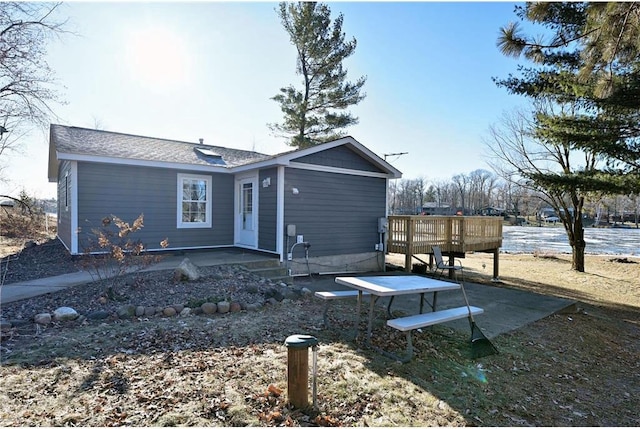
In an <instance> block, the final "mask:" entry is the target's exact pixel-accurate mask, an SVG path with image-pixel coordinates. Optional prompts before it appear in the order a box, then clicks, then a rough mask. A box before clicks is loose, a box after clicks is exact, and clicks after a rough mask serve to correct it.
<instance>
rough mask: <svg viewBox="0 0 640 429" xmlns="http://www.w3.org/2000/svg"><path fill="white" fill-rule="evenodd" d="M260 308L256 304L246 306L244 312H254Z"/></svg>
mask: <svg viewBox="0 0 640 429" xmlns="http://www.w3.org/2000/svg"><path fill="white" fill-rule="evenodd" d="M260 307H261V305H260V304H258V303H252V304H247V305H246V308H245V310H247V311H256V310H258V309H259V308H260Z"/></svg>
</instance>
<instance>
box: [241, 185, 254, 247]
mask: <svg viewBox="0 0 640 429" xmlns="http://www.w3.org/2000/svg"><path fill="white" fill-rule="evenodd" d="M257 183H258V181H257V179H256V178H254V177H251V178H244V179H239V180H236V207H237V212H236V244H237V245H240V246H247V247H254V248H255V247H258V222H257V221H258V219H257V216H258V211H257V208H258V205H257V201H258V198H257V197H258V195H257V188H258V187H257Z"/></svg>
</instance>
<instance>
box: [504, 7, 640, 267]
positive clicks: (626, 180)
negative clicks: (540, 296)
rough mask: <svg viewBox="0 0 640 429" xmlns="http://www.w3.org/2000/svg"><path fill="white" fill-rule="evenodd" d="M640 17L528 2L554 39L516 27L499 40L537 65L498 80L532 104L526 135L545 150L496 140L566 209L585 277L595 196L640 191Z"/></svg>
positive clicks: (628, 10) (507, 157)
mask: <svg viewBox="0 0 640 429" xmlns="http://www.w3.org/2000/svg"><path fill="white" fill-rule="evenodd" d="M639 11H640V6H639V5H638V4H635V3H589V2H580V3H577V2H562V3H559V2H556V3H546V2H532V3H527V4H526V6H524V7H517V8H516V14H517V15H518V16H519V17H520V18H521V19H522V20H528V21H530V22H532V23H536V24H539V25H541V26H543V27H545V28H546V29H547V34H549V35H550V37H549V38H546V39H545V38H543V37H536V38H533V37H528V36H527V35H524V34H523V33H522V32H521V31H520V27H519V26H518V24H514V23H512V24H510V25H508V26H507V27H505V28H503V29H502V36H501V37H500V38H499V40H498V47H499V48H500V50H501V51H502V52H503V53H504V54H505V55H508V56H514V57H520V56H521V55H522V56H524V57H525V58H526V59H528V60H531V61H533V63H534V64H535V65H536V66H535V67H532V68H520V72H521V76H519V77H514V76H509V78H507V79H502V80H498V79H494V80H495V81H496V83H497V84H498V86H501V87H504V88H506V89H507V90H508V91H509V92H511V93H513V94H518V95H523V96H525V97H528V98H529V99H531V100H532V102H533V105H534V113H533V115H532V117H531V126H530V127H528V128H527V130H526V133H523V134H522V137H526V138H530V139H532V140H533V141H534V142H536V143H537V145H538V147H540V148H542V150H541V151H540V152H534V153H532V152H530V150H528V148H527V147H526V146H525V145H522V144H520V141H522V140H521V139H520V137H518V138H517V139H514V141H515V142H517V144H515V145H514V144H511V143H509V142H507V141H506V140H504V139H501V138H500V137H502V136H501V135H499V134H495V137H498V138H496V139H494V140H495V142H496V146H497V147H496V148H495V149H496V150H495V151H494V153H496V154H498V155H502V159H503V161H506V162H507V163H508V164H510V165H511V166H512V167H515V170H516V171H515V172H516V173H517V174H518V176H519V177H521V178H523V180H524V181H525V183H528V184H529V185H530V186H531V187H532V188H533V189H536V190H538V191H541V192H543V193H544V194H545V195H546V196H547V201H550V202H551V203H552V204H553V206H554V207H555V208H556V211H558V212H559V216H560V218H561V219H562V222H563V225H564V227H565V230H566V232H567V236H568V239H569V244H570V245H571V247H572V250H573V259H572V268H573V269H575V270H577V271H584V251H585V247H586V243H585V241H584V227H583V225H582V219H581V218H582V208H583V206H584V198H585V196H586V195H588V193H589V192H602V193H610V194H615V193H619V194H628V193H632V192H638V190H640V180H639V179H638V177H639V173H640V145H639V144H638V138H639V137H640V127H638V125H637V124H638V123H640V102H639V101H638V100H639V99H640V98H639V97H638V95H640V92H639V89H640V69H639V67H638V66H640V60H639V56H638V54H639V53H640V43H639V42H638V40H640V39H639V38H638V33H639V32H640V28H639V25H638V24H639V19H640V18H639V17H638V12H639ZM541 106H542V108H541ZM512 135H513V134H512ZM509 148H511V149H515V150H512V151H511V152H509V151H507V150H505V149H509ZM541 154H542V155H541ZM514 155H515V156H514ZM576 155H579V156H576ZM577 160H582V162H581V163H579V164H578V165H577V166H576V161H577ZM540 161H545V162H551V163H555V164H556V168H548V165H550V164H548V165H546V166H544V168H542V167H541V166H542V165H543V164H542V162H540ZM523 166H525V167H524V168H523Z"/></svg>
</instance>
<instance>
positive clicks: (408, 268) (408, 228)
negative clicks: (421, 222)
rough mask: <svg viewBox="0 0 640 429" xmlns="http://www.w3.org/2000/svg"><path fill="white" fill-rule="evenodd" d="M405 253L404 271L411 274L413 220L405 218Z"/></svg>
mask: <svg viewBox="0 0 640 429" xmlns="http://www.w3.org/2000/svg"><path fill="white" fill-rule="evenodd" d="M406 220H407V226H406V231H407V253H405V255H404V270H405V272H407V273H410V272H411V261H412V260H413V219H411V218H410V217H407V219H406Z"/></svg>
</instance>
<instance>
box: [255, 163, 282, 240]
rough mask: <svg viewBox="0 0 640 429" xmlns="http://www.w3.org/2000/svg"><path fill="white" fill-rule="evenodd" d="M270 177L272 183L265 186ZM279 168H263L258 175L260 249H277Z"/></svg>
mask: <svg viewBox="0 0 640 429" xmlns="http://www.w3.org/2000/svg"><path fill="white" fill-rule="evenodd" d="M266 178H269V180H270V181H271V184H270V185H269V186H268V187H266V188H265V187H263V186H262V182H263V180H265V179H266ZM277 190H278V170H277V168H270V169H267V170H261V171H260V173H259V177H258V201H259V203H258V216H259V217H258V249H260V250H270V251H274V252H275V251H276V241H277V240H276V228H277V209H278V204H277Z"/></svg>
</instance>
